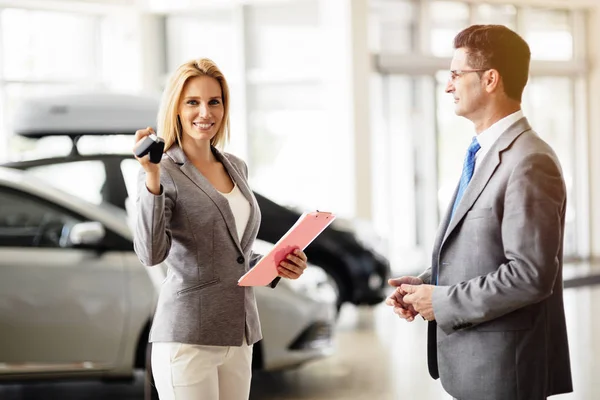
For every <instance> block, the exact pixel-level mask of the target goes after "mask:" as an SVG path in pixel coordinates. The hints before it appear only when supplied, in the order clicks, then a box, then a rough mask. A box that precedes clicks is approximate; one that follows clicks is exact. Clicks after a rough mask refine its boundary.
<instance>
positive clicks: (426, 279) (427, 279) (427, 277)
mask: <svg viewBox="0 0 600 400" xmlns="http://www.w3.org/2000/svg"><path fill="white" fill-rule="evenodd" d="M417 278H420V279H421V280H422V281H423V283H424V284H426V285H430V284H431V267H429V268H427V269H426V270H425V271H423V272H421V274H420V275H419V276H418V277H417Z"/></svg>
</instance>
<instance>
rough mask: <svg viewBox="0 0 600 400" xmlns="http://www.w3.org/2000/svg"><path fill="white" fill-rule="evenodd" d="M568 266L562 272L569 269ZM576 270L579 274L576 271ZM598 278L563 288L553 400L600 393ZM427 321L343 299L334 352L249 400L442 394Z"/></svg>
mask: <svg viewBox="0 0 600 400" xmlns="http://www.w3.org/2000/svg"><path fill="white" fill-rule="evenodd" d="M576 272H577V271H575V270H572V271H570V272H565V276H566V275H568V274H571V275H573V274H575V273H576ZM576 275H579V274H576ZM597 304H600V285H594V286H583V287H577V288H573V289H567V290H566V292H565V305H566V312H567V323H568V329H569V340H570V346H571V363H572V369H573V377H574V385H575V392H574V393H572V394H569V395H564V396H556V397H553V399H557V400H595V399H600V384H598V381H599V380H600V312H598V310H597V306H596V305H597ZM425 333H426V324H425V322H424V321H421V320H419V319H418V320H416V321H415V322H413V323H407V322H405V321H402V320H400V319H399V318H398V317H397V316H396V315H394V314H393V313H392V312H391V310H390V309H389V308H388V307H387V306H385V305H383V304H382V305H379V306H376V307H374V308H356V307H352V306H345V307H344V308H343V309H342V314H341V315H340V320H339V326H338V332H337V337H336V347H337V352H336V354H335V355H333V356H331V357H329V358H327V359H323V360H319V361H316V362H312V363H309V364H307V365H305V366H303V367H301V368H299V369H297V370H294V371H288V372H282V373H271V374H264V373H263V374H255V376H254V380H253V388H252V394H251V400H341V399H344V400H412V399H415V400H416V399H418V400H429V399H431V400H433V399H436V400H438V399H442V400H445V399H449V398H450V397H449V396H448V395H447V394H446V393H445V392H444V391H443V389H442V387H441V385H440V383H439V381H433V380H431V379H430V378H429V375H428V373H427V367H426V362H425V351H426V350H425V337H426V335H425ZM141 387H142V386H141V379H140V378H139V377H138V379H137V380H136V383H134V384H133V385H132V384H126V383H122V384H117V385H114V384H113V385H101V384H99V383H69V384H52V385H50V384H36V385H27V386H17V385H11V386H4V387H3V386H0V400H29V399H31V400H37V399H73V400H75V399H142V398H143V397H142V389H141Z"/></svg>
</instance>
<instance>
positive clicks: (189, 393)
mask: <svg viewBox="0 0 600 400" xmlns="http://www.w3.org/2000/svg"><path fill="white" fill-rule="evenodd" d="M152 375H153V377H154V384H155V385H156V389H157V391H158V395H159V397H160V399H161V400H248V397H249V396H250V380H251V378H252V346H248V344H247V343H246V338H245V337H244V343H243V345H242V346H241V347H233V346H232V347H228V346H199V345H194V344H186V343H172V342H156V343H152Z"/></svg>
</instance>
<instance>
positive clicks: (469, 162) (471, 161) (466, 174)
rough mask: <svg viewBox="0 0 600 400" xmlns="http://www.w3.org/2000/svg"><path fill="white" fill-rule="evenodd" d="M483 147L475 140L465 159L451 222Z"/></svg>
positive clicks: (434, 276)
mask: <svg viewBox="0 0 600 400" xmlns="http://www.w3.org/2000/svg"><path fill="white" fill-rule="evenodd" d="M480 148H481V146H480V145H479V142H478V141H477V137H474V138H473V141H472V142H471V145H470V146H469V149H468V150H467V155H466V157H465V163H464V164H463V169H462V174H461V175H460V182H459V183H458V193H456V199H455V200H454V205H453V206H452V214H451V215H450V220H451V221H452V218H453V217H454V212H455V211H456V207H458V205H459V204H460V200H461V199H462V197H463V194H465V190H467V186H469V182H470V181H471V178H472V177H473V172H474V171H475V154H477V152H478V151H479V149H480ZM439 272H440V271H439V270H438V268H435V266H434V268H433V271H432V273H433V282H434V285H437V284H438V278H439Z"/></svg>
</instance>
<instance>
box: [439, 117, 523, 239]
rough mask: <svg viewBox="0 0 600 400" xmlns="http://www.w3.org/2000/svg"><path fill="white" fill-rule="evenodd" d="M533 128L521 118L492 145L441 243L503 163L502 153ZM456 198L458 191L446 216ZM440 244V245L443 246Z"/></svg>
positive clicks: (444, 232)
mask: <svg viewBox="0 0 600 400" xmlns="http://www.w3.org/2000/svg"><path fill="white" fill-rule="evenodd" d="M527 130H531V126H530V125H529V122H527V118H521V119H520V120H518V121H517V122H515V123H514V124H513V125H511V126H510V127H509V128H508V129H507V130H506V131H505V132H504V133H503V134H502V135H501V136H500V137H499V138H498V140H497V141H496V142H495V143H494V144H493V145H492V147H491V148H490V150H489V151H488V153H487V155H486V156H485V157H484V159H483V160H482V161H481V165H480V166H479V168H478V169H477V171H476V172H475V174H474V175H473V178H472V179H471V182H469V186H467V190H465V193H464V195H463V197H462V199H461V201H460V203H459V204H458V207H457V208H456V212H455V214H454V218H452V220H451V221H449V224H448V228H447V229H446V230H445V231H442V233H443V234H444V235H443V238H444V239H443V240H442V242H441V244H443V243H444V241H445V240H446V239H447V238H448V236H449V235H450V234H451V233H452V231H453V230H454V229H455V228H456V226H457V225H458V224H459V222H460V221H461V220H462V219H463V218H464V216H465V215H466V214H467V212H468V211H469V210H470V209H471V207H472V206H473V204H474V203H475V201H476V200H477V198H478V197H479V195H480V194H481V192H482V191H483V189H484V188H485V187H486V185H487V183H488V182H489V180H490V178H491V177H492V175H494V172H495V171H496V168H498V165H499V164H500V163H501V157H500V156H501V154H502V152H503V151H505V150H506V149H507V148H508V147H509V146H510V145H511V144H512V142H514V141H515V140H516V139H517V137H519V135H521V134H522V133H523V132H525V131H527ZM455 198H456V193H455V194H454V197H453V200H452V203H451V205H450V207H449V210H448V212H447V213H446V217H447V218H449V216H450V215H449V214H450V213H451V210H452V204H454V199H455ZM441 244H440V247H441Z"/></svg>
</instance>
